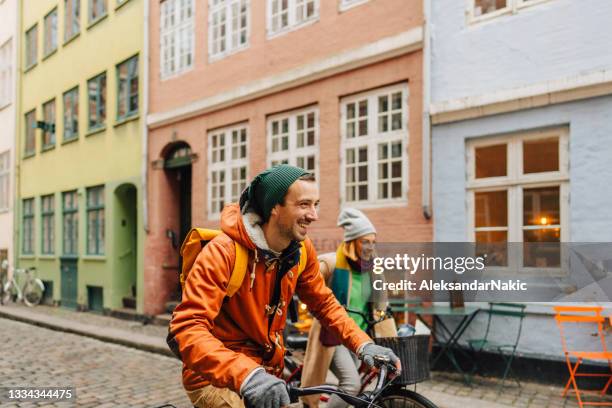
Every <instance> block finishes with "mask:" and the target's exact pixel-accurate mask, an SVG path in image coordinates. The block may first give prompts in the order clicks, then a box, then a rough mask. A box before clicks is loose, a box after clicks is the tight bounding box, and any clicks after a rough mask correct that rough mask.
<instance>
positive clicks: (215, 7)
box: [208, 0, 251, 62]
mask: <svg viewBox="0 0 612 408" xmlns="http://www.w3.org/2000/svg"><path fill="white" fill-rule="evenodd" d="M215 3H218V4H215ZM242 3H245V4H246V27H245V28H244V29H245V30H246V40H245V42H244V44H236V45H234V44H233V36H234V35H237V36H238V39H239V38H240V32H241V31H242V30H243V28H242V27H240V17H241V13H240V6H241V4H242ZM236 4H237V5H238V15H237V16H236V15H234V13H233V7H234V5H236ZM221 12H224V13H225V38H224V39H223V42H224V45H225V49H224V50H223V51H217V52H214V46H215V44H214V42H215V41H214V30H215V28H216V27H215V26H214V25H213V17H214V14H215V13H221ZM235 19H237V21H238V27H235V26H234V24H233V22H234V21H235ZM250 42H251V1H250V0H208V59H209V61H210V62H213V61H218V60H220V59H223V58H225V57H227V56H228V55H232V54H235V53H237V52H240V51H242V50H245V49H247V48H248V47H249V44H250Z"/></svg>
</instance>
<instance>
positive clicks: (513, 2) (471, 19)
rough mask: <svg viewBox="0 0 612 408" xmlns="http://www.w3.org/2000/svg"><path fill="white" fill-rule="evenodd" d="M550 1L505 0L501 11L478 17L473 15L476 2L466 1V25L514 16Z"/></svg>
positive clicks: (472, 0)
mask: <svg viewBox="0 0 612 408" xmlns="http://www.w3.org/2000/svg"><path fill="white" fill-rule="evenodd" d="M547 1H551V0H506V7H505V8H503V9H499V10H495V11H493V12H491V13H487V14H482V15H480V16H476V15H474V8H475V6H476V0H466V7H467V9H466V11H465V14H466V16H467V22H468V24H473V23H480V22H483V21H488V20H491V19H494V18H497V17H499V16H502V15H505V14H516V13H517V12H518V11H519V10H521V9H524V8H528V7H532V6H535V5H538V4H541V3H545V2H547Z"/></svg>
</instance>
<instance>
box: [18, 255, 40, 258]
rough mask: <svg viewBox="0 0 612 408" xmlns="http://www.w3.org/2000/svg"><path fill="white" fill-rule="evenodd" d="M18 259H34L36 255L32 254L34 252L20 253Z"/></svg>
mask: <svg viewBox="0 0 612 408" xmlns="http://www.w3.org/2000/svg"><path fill="white" fill-rule="evenodd" d="M19 259H36V255H34V254H21V255H19Z"/></svg>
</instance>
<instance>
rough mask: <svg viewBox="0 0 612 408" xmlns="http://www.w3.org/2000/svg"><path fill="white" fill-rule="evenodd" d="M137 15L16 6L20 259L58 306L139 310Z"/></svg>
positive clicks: (63, 1) (131, 7)
mask: <svg viewBox="0 0 612 408" xmlns="http://www.w3.org/2000/svg"><path fill="white" fill-rule="evenodd" d="M143 15H144V0H123V1H120V0H36V1H31V0H29V1H22V2H20V35H21V47H20V54H21V55H20V65H21V66H20V70H19V71H20V78H19V81H18V93H19V96H20V97H19V110H20V113H19V115H18V117H19V118H20V126H19V128H18V129H19V130H18V134H17V145H16V146H17V147H16V148H17V157H18V160H17V203H16V208H18V209H19V211H18V215H17V216H16V220H15V221H16V228H17V234H15V236H16V238H15V239H16V241H17V242H16V248H18V251H19V252H18V263H19V266H20V267H30V266H34V267H36V268H37V274H38V276H39V277H40V278H41V279H42V280H43V281H44V282H45V283H46V286H47V290H46V293H45V296H46V300H47V301H49V302H54V303H58V302H59V303H61V305H62V306H67V307H71V308H78V309H89V310H98V311H103V310H106V311H108V310H117V309H123V308H129V309H133V310H136V309H140V310H142V305H139V304H138V302H137V301H136V299H139V298H141V296H139V293H140V291H142V287H143V285H142V276H143V273H142V251H143V231H144V230H143V222H142V204H141V202H142V183H141V180H142V176H141V172H142V167H141V163H142V159H141V154H142V153H141V152H142V137H143V131H144V130H143V120H142V117H143V116H144V114H143V112H144V111H143V106H144V104H143V101H144V98H143V96H144V92H143V90H144V88H143V83H144V80H143V78H144V76H143V73H144V69H145V65H144V61H143V52H142V50H143V43H144V18H143Z"/></svg>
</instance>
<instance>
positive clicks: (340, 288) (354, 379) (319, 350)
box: [302, 208, 384, 408]
mask: <svg viewBox="0 0 612 408" xmlns="http://www.w3.org/2000/svg"><path fill="white" fill-rule="evenodd" d="M338 226H339V227H342V228H343V229H344V239H343V241H344V242H342V244H340V246H339V247H338V249H337V251H336V253H335V254H330V255H327V256H326V255H323V256H321V257H320V259H321V263H320V268H321V273H322V274H323V276H324V277H325V280H326V282H327V283H328V285H329V286H331V289H332V291H333V293H334V295H335V296H336V298H337V299H338V301H339V302H340V304H342V305H344V306H345V307H347V308H350V309H353V310H358V311H361V312H363V313H364V314H365V315H366V316H371V314H372V312H373V310H371V306H372V303H370V302H368V300H369V298H370V291H371V285H370V276H369V274H368V273H367V271H368V270H371V268H369V263H370V262H371V261H372V258H373V257H374V245H375V243H376V229H375V228H374V225H372V223H371V222H370V220H369V219H368V217H366V216H365V214H363V213H362V212H361V211H359V210H357V209H354V208H345V209H344V210H342V212H341V213H340V216H339V217H338ZM383 308H384V307H383ZM350 316H351V318H353V320H355V322H356V323H357V325H359V327H360V328H361V329H362V330H365V329H366V327H367V322H366V321H365V320H364V318H363V317H362V316H360V315H357V314H350ZM317 326H318V325H317ZM311 330H312V329H311ZM317 333H320V334H319V335H318V338H317ZM313 342H316V344H312V343H313ZM306 353H307V355H306V356H305V359H304V371H303V374H302V386H304V387H308V386H311V385H319V384H320V383H321V380H323V381H324V379H325V374H326V372H327V370H328V368H329V369H331V371H332V372H333V373H334V375H335V376H336V377H337V378H338V381H339V387H340V388H342V389H343V390H344V391H346V392H348V393H350V394H353V395H356V394H357V393H358V392H359V389H360V386H361V380H360V377H359V372H358V365H357V363H358V359H357V356H356V355H355V354H354V353H352V352H351V351H350V350H349V349H347V348H346V347H344V346H343V345H342V344H341V343H340V341H339V340H338V339H336V338H335V337H334V336H333V334H331V333H330V332H329V331H327V330H325V329H324V328H321V330H320V332H319V330H318V327H317V328H316V329H315V330H312V331H311V334H310V336H309V346H308V348H307V350H306ZM314 356H317V357H316V358H313V357H314ZM325 356H327V358H326V357H325ZM330 359H331V361H330ZM315 361H316V364H310V363H315ZM303 400H304V402H305V403H307V404H309V406H316V405H317V403H318V397H317V396H314V397H304V398H303ZM327 406H328V407H329V408H344V407H347V406H348V405H347V403H346V402H344V401H342V399H340V398H339V397H338V396H337V395H334V396H332V397H331V398H330V400H329V403H328V405H327Z"/></svg>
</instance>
